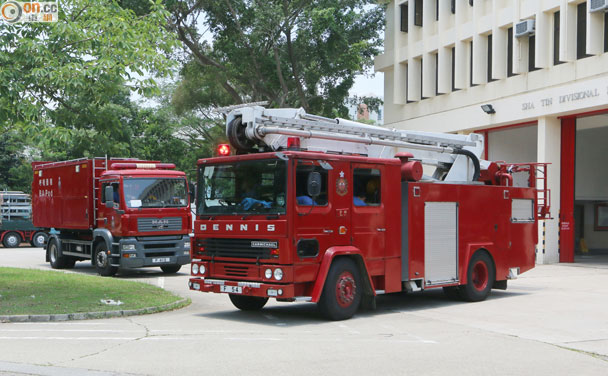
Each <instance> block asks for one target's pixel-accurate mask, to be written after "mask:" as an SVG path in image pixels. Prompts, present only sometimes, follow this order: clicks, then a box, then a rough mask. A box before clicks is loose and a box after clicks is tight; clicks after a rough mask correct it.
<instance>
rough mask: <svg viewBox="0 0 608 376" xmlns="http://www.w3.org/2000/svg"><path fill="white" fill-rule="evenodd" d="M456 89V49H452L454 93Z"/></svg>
mask: <svg viewBox="0 0 608 376" xmlns="http://www.w3.org/2000/svg"><path fill="white" fill-rule="evenodd" d="M457 90H460V89H456V47H452V91H457Z"/></svg>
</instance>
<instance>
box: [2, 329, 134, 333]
mask: <svg viewBox="0 0 608 376" xmlns="http://www.w3.org/2000/svg"><path fill="white" fill-rule="evenodd" d="M3 332H17V333H27V332H36V333H40V332H53V333H55V332H65V333H141V332H143V330H116V329H0V333H3Z"/></svg>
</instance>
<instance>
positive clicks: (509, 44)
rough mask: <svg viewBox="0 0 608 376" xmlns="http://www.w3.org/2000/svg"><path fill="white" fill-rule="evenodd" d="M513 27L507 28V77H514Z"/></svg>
mask: <svg viewBox="0 0 608 376" xmlns="http://www.w3.org/2000/svg"><path fill="white" fill-rule="evenodd" d="M513 76H515V73H513V28H512V27H510V28H508V29H507V77H513Z"/></svg>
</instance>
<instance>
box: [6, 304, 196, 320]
mask: <svg viewBox="0 0 608 376" xmlns="http://www.w3.org/2000/svg"><path fill="white" fill-rule="evenodd" d="M189 303H190V299H181V300H178V301H176V302H173V303H169V304H165V305H162V306H157V307H147V308H140V309H127V310H120V311H103V312H78V313H59V314H53V315H4V316H2V315H0V323H7V322H57V321H70V320H93V319H109V318H113V317H126V316H137V315H145V314H149V313H159V312H165V311H171V310H174V309H177V308H182V307H185V306H187V305H189Z"/></svg>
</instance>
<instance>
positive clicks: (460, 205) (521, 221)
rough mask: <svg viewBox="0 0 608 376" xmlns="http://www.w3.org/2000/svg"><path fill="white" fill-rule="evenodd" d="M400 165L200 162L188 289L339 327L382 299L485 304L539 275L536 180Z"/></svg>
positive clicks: (385, 161)
mask: <svg viewBox="0 0 608 376" xmlns="http://www.w3.org/2000/svg"><path fill="white" fill-rule="evenodd" d="M401 157H402V158H401V159H398V158H370V157H366V156H358V155H344V154H331V153H323V152H311V151H290V150H283V151H277V152H263V153H251V154H243V155H233V156H226V157H216V158H209V159H201V160H199V161H198V184H197V203H196V204H197V205H196V207H197V210H196V219H195V223H194V239H193V242H192V249H191V258H192V266H191V268H192V269H191V278H190V281H189V287H190V289H192V290H197V291H203V292H214V293H226V294H229V297H230V299H231V301H232V302H233V304H234V305H235V306H236V307H238V308H239V309H242V310H254V309H261V308H262V307H263V306H264V304H265V303H266V302H267V300H268V298H275V299H277V300H279V301H308V302H316V303H318V306H319V308H320V310H321V312H322V313H323V314H324V315H325V316H326V317H328V318H330V319H334V320H340V319H346V318H349V317H351V316H352V315H353V314H354V313H355V312H356V310H357V309H358V308H359V306H360V305H361V304H362V302H363V304H365V305H367V306H373V305H374V304H375V299H374V298H375V296H376V295H378V294H385V293H393V292H400V291H419V290H423V289H430V288H440V287H442V288H444V290H445V291H446V294H448V295H450V296H454V297H456V296H458V297H460V298H463V299H465V300H468V301H479V300H483V299H485V298H486V297H487V296H488V294H489V293H490V290H491V289H492V288H501V289H506V282H507V280H508V279H510V278H515V277H516V276H517V275H518V274H519V273H523V272H525V271H527V270H530V269H531V268H533V267H534V263H535V245H536V243H537V237H538V232H537V217H538V215H537V213H538V212H539V210H540V209H541V207H539V204H538V202H537V199H538V197H537V193H538V190H537V189H536V180H535V178H534V177H531V178H530V179H529V180H530V184H529V186H528V187H514V186H512V184H509V183H512V178H511V176H510V175H509V171H507V170H506V167H505V166H500V165H497V164H492V165H491V167H492V168H493V170H491V171H490V170H487V169H486V170H483V171H482V173H481V177H480V178H479V179H478V180H477V181H473V182H461V183H458V182H444V181H436V180H427V181H425V180H420V177H421V175H422V171H421V167H420V166H418V165H412V164H411V161H408V158H407V156H405V157H403V156H401ZM536 167H537V166H535V165H530V166H529V171H535V169H536ZM543 167H546V166H543ZM520 169H521V170H524V168H523V167H521V166H520ZM484 179H485V180H484Z"/></svg>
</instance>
